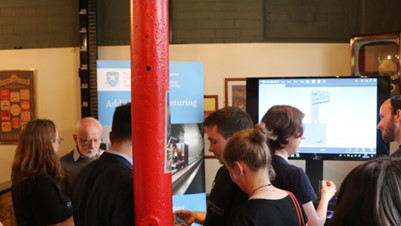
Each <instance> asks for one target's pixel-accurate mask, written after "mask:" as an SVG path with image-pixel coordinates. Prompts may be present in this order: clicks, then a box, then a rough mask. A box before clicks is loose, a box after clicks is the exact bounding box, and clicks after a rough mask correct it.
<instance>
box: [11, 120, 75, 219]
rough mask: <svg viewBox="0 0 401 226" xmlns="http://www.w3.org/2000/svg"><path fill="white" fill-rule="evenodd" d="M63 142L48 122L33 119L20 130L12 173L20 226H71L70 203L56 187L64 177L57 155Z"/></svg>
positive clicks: (16, 214) (14, 197)
mask: <svg viewBox="0 0 401 226" xmlns="http://www.w3.org/2000/svg"><path fill="white" fill-rule="evenodd" d="M62 141H63V139H62V138H61V137H59V136H58V132H57V129H56V125H55V124H54V122H53V121H51V120H47V119H34V120H32V121H29V122H28V123H27V124H26V125H25V126H24V128H23V129H22V131H21V134H20V136H19V141H18V144H17V150H16V153H15V157H14V162H13V164H12V172H11V180H12V188H11V193H12V201H13V206H14V211H15V217H16V220H17V224H18V225H19V226H25V225H30V226H36V225H60V226H64V225H74V223H73V219H72V205H71V201H70V200H69V198H68V197H67V196H66V195H65V194H64V193H63V192H62V191H61V190H60V189H59V187H58V185H57V183H58V182H59V181H60V179H61V178H62V177H63V171H62V169H61V164H60V160H59V157H58V156H57V151H58V149H59V144H60V143H61V142H62Z"/></svg>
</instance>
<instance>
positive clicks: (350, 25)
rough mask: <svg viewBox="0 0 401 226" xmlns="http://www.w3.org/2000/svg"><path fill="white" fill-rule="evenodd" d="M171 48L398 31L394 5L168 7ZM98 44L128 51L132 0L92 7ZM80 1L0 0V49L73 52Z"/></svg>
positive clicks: (174, 2)
mask: <svg viewBox="0 0 401 226" xmlns="http://www.w3.org/2000/svg"><path fill="white" fill-rule="evenodd" d="M170 3H171V7H170V8H171V9H172V12H171V13H170V17H171V19H172V22H171V24H172V26H171V29H172V34H173V35H172V37H173V39H172V43H245V42H349V39H350V37H351V36H352V35H356V34H368V33H377V32H390V31H401V13H399V11H400V9H401V1H399V0H380V1H376V0H372V1H367V0H170ZM97 4H98V5H97V7H98V15H97V18H98V35H97V37H98V44H99V46H106V45H129V24H130V22H129V21H130V19H129V12H130V5H129V4H130V0H98V1H97ZM78 8H79V0H75V1H74V0H1V1H0V49H14V48H16V49H18V48H52V47H73V46H79V33H78V30H79V16H78Z"/></svg>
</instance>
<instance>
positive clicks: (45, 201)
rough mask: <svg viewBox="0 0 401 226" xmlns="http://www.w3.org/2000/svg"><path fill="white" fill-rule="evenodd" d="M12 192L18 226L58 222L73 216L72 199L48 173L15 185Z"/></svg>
mask: <svg viewBox="0 0 401 226" xmlns="http://www.w3.org/2000/svg"><path fill="white" fill-rule="evenodd" d="M11 194H12V200H13V206H14V211H15V217H16V220H17V224H18V226H25V225H26V226H35V225H49V224H57V223H60V222H63V221H65V220H66V219H68V218H69V217H71V216H72V205H71V201H70V199H69V198H68V197H67V196H66V195H65V194H64V193H63V192H62V191H61V190H60V189H59V187H58V186H57V183H56V181H55V180H54V179H52V178H51V177H50V176H49V175H47V174H40V175H38V176H37V177H35V178H29V179H27V180H24V181H22V182H21V183H18V184H15V185H13V186H12V188H11Z"/></svg>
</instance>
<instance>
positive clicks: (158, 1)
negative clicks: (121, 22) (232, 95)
mask: <svg viewBox="0 0 401 226" xmlns="http://www.w3.org/2000/svg"><path fill="white" fill-rule="evenodd" d="M168 18H169V17H168V0H131V23H130V34H131V39H130V41H131V101H132V117H133V118H132V133H133V135H132V136H133V162H134V167H133V168H134V182H133V183H134V213H135V225H136V226H138V225H139V226H159V225H160V226H169V225H173V213H172V184H171V173H170V172H169V173H166V172H165V151H166V148H165V139H166V138H165V135H166V134H165V126H166V125H165V124H166V120H165V119H166V116H165V112H166V107H167V106H166V105H167V103H166V92H167V91H168V90H169V52H168V47H169V23H168Z"/></svg>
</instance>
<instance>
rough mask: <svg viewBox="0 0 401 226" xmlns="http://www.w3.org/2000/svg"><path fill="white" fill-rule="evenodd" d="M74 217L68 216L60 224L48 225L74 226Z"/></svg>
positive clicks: (51, 225)
mask: <svg viewBox="0 0 401 226" xmlns="http://www.w3.org/2000/svg"><path fill="white" fill-rule="evenodd" d="M74 225H75V224H74V219H73V218H72V217H69V218H67V219H66V220H65V221H63V222H60V223H58V224H50V225H47V226H74Z"/></svg>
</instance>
